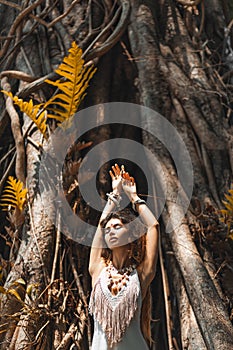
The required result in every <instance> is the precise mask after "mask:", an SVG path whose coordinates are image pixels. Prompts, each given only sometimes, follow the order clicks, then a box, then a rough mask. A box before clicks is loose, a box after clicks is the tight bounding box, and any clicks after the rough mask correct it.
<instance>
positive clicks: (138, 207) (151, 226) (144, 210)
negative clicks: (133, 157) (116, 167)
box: [122, 172, 159, 285]
mask: <svg viewBox="0 0 233 350" xmlns="http://www.w3.org/2000/svg"><path fill="white" fill-rule="evenodd" d="M122 177H123V181H122V187H123V190H124V192H125V194H126V195H127V196H128V198H129V200H130V201H131V203H132V207H133V209H134V210H135V211H137V212H138V214H139V216H140V219H141V220H142V222H143V223H144V224H145V225H146V226H147V239H146V252H145V258H144V260H143V262H142V264H141V265H140V272H141V280H142V282H144V283H145V284H146V285H149V284H150V282H151V281H152V279H153V278H154V276H155V272H156V264H157V258H158V246H159V227H158V221H157V220H156V218H155V216H154V215H153V213H152V212H151V210H150V209H149V208H148V206H147V205H146V202H145V201H144V200H142V199H141V198H139V196H138V194H137V188H136V184H135V180H134V178H133V177H131V176H130V175H129V173H127V172H123V173H122Z"/></svg>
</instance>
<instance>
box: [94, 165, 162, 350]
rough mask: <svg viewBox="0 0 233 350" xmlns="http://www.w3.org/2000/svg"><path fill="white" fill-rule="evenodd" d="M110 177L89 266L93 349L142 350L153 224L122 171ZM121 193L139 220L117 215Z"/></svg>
mask: <svg viewBox="0 0 233 350" xmlns="http://www.w3.org/2000/svg"><path fill="white" fill-rule="evenodd" d="M110 175H111V178H112V192H111V193H110V194H107V196H108V201H107V204H106V207H105V208H104V210H103V213H102V215H101V218H100V222H99V225H98V228H97V231H96V234H95V237H94V240H93V244H92V248H91V254H90V263H89V272H90V274H91V277H92V287H93V289H92V293H91V298H90V312H91V313H92V314H93V316H94V336H93V341H92V350H109V349H111V350H129V349H133V350H146V349H149V347H148V344H150V340H151V338H150V315H149V314H148V313H149V312H150V308H149V306H150V290H149V287H150V283H151V281H152V279H153V278H154V276H155V270H156V262H157V255H158V222H157V220H156V219H155V217H154V215H153V214H152V213H151V211H150V210H149V209H148V207H147V206H146V203H145V201H143V200H142V199H140V198H139V197H138V195H137V191H136V184H135V181H134V178H133V177H130V175H129V174H128V173H127V172H125V169H124V167H123V166H122V167H121V169H120V168H119V166H118V165H117V164H116V165H115V166H113V167H112V171H110ZM122 191H124V193H125V194H126V195H127V196H128V198H129V200H130V202H131V203H132V207H133V209H134V211H136V212H137V213H138V217H137V216H136V215H134V214H133V211H131V212H130V211H129V210H128V209H124V210H122V211H116V208H117V207H119V204H120V199H121V196H120V194H121V192H122ZM103 247H106V248H103ZM140 321H141V324H140Z"/></svg>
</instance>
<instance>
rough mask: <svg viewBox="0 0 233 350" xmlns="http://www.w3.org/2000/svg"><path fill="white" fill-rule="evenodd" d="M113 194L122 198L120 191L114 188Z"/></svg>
mask: <svg viewBox="0 0 233 350" xmlns="http://www.w3.org/2000/svg"><path fill="white" fill-rule="evenodd" d="M112 193H114V194H115V195H117V196H120V191H119V190H118V189H117V188H114V189H113V190H112Z"/></svg>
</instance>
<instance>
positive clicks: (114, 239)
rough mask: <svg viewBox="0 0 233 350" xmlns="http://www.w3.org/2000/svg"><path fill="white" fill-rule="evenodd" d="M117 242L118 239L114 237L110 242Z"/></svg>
mask: <svg viewBox="0 0 233 350" xmlns="http://www.w3.org/2000/svg"><path fill="white" fill-rule="evenodd" d="M116 241H117V238H116V237H112V238H110V240H109V242H110V243H114V242H116Z"/></svg>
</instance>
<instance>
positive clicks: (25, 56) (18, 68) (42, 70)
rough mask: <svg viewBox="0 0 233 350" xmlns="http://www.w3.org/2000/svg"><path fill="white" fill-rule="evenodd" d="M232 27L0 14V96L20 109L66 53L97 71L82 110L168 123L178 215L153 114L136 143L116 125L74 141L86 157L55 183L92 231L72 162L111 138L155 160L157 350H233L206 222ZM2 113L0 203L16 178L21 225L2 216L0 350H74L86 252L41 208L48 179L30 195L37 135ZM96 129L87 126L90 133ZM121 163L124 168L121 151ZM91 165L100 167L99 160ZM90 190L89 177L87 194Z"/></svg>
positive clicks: (136, 9) (133, 4)
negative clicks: (183, 171)
mask: <svg viewBox="0 0 233 350" xmlns="http://www.w3.org/2000/svg"><path fill="white" fill-rule="evenodd" d="M232 15H233V12H232V4H231V2H230V1H227V0H225V1H219V0H214V1H209V0H205V1H188V0H187V1H183V0H178V1H170V0H169V1H168V0H159V1H157V2H154V1H151V0H140V1H139V0H119V1H116V2H114V1H111V0H102V1H98V2H92V1H87V0H86V1H72V0H68V1H62V0H59V1H57V2H52V1H45V0H37V1H30V2H29V1H14V2H9V1H3V0H2V1H1V0H0V28H1V36H0V40H1V47H0V49H1V51H0V70H1V73H0V79H1V84H2V86H3V85H4V84H5V83H6V82H8V83H9V84H10V85H9V86H8V89H11V91H12V92H13V93H14V94H16V93H17V94H18V95H19V96H20V97H23V98H24V99H29V98H33V99H35V100H36V101H38V102H41V101H43V100H47V99H48V98H49V97H50V96H51V94H52V93H53V92H54V91H53V90H51V89H50V88H48V86H46V84H45V79H46V77H47V76H48V75H49V77H50V79H53V80H56V79H57V77H56V74H54V73H53V70H54V69H55V68H56V67H57V65H58V64H59V63H60V62H61V61H62V59H63V57H64V55H66V54H67V51H68V49H69V48H70V46H71V42H72V41H73V40H75V41H76V43H77V44H78V45H79V46H80V47H81V48H82V49H83V52H84V58H85V60H86V62H87V63H88V64H90V63H94V65H95V66H96V67H97V72H96V74H95V76H94V78H93V79H92V81H91V83H90V87H89V89H88V94H87V97H86V98H85V100H84V102H83V104H82V106H81V108H84V107H88V106H92V105H96V104H100V103H105V102H116V101H120V102H131V103H137V104H141V105H144V106H146V107H149V108H151V109H152V110H155V111H157V112H159V113H160V115H162V116H163V117H164V118H165V119H167V120H168V121H170V122H171V123H172V125H173V126H174V127H175V128H176V130H177V131H178V132H179V135H180V136H181V137H182V139H183V141H184V142H185V145H186V147H187V149H188V152H189V155H190V157H191V161H192V166H193V178H194V188H193V194H192V200H191V204H190V206H189V208H188V210H187V212H183V210H182V207H181V206H179V205H178V204H177V203H174V199H175V198H176V195H177V191H178V189H179V187H180V183H179V179H178V176H177V169H176V167H175V165H174V162H173V159H172V157H171V155H170V154H169V152H168V150H167V149H166V147H165V146H164V145H163V144H162V143H161V142H159V141H158V140H157V139H155V138H154V137H152V136H151V135H150V134H149V133H147V132H146V131H145V129H148V130H150V131H151V133H152V134H156V130H157V128H158V125H156V121H155V120H154V118H153V115H152V114H148V115H147V116H143V115H142V117H141V125H142V131H141V130H139V129H137V128H134V127H131V126H126V125H124V124H122V125H117V126H116V125H104V126H101V127H99V128H95V129H94V130H90V131H88V132H87V133H86V134H85V135H83V137H82V139H81V140H80V141H81V142H89V141H90V145H89V146H87V147H85V146H82V147H80V144H79V145H78V146H77V145H76V146H74V147H73V148H72V149H71V151H70V153H69V154H68V156H67V159H66V162H65V165H64V169H63V186H64V191H65V192H66V194H67V200H68V202H69V204H70V206H71V207H72V209H73V211H74V212H76V213H77V214H78V215H79V216H80V217H81V218H83V219H84V220H86V221H87V222H89V223H91V224H93V225H95V224H96V223H97V221H98V216H99V213H98V212H96V211H95V210H93V209H92V208H91V206H90V205H88V204H87V203H85V201H84V200H83V198H82V197H81V195H80V192H79V188H78V186H77V172H78V160H79V159H83V158H84V156H85V154H86V153H87V152H88V150H89V149H91V148H94V147H95V146H96V145H98V144H100V143H101V142H103V141H105V140H109V139H111V138H114V137H116V138H118V137H121V138H127V139H131V140H135V141H138V142H140V143H142V144H143V145H144V147H146V148H147V149H148V150H150V151H151V152H152V153H153V154H154V155H155V156H156V158H157V159H158V161H159V163H160V166H161V169H162V171H161V172H159V171H158V169H157V167H156V165H153V164H150V169H149V170H150V174H151V178H150V179H147V180H148V181H150V182H151V183H152V184H153V186H152V187H153V189H154V190H153V191H154V192H153V194H152V195H153V196H154V198H155V200H154V208H153V209H155V211H157V210H158V211H159V209H160V208H159V206H160V201H159V198H160V197H162V198H163V197H166V201H165V207H164V209H163V211H162V215H161V218H160V223H161V235H162V239H161V242H162V247H161V249H162V252H163V259H162V258H161V260H160V264H159V266H158V273H157V276H156V278H155V280H154V281H153V283H152V296H153V312H152V318H153V322H152V336H153V339H154V344H153V347H152V348H153V349H156V350H160V349H163V350H166V349H169V350H171V349H175V350H177V349H187V350H202V349H203V350H204V349H211V350H212V349H218V350H225V349H226V350H228V349H230V348H232V345H233V340H232V339H233V336H232V335H233V331H232V323H231V319H232V309H231V308H232V306H231V305H232V302H231V299H232V297H233V286H232V285H231V284H230V283H229V282H228V281H227V278H228V279H229V280H230V279H231V280H233V275H232V271H233V256H232V245H231V244H232V242H231V241H229V239H227V237H226V227H225V226H224V225H223V224H221V223H220V221H219V218H218V214H216V213H218V210H219V209H220V208H221V206H222V204H221V201H222V199H223V196H224V193H225V192H227V190H228V189H229V187H230V185H231V182H232V170H233V132H232V125H233V123H232V120H233V119H232V83H233V81H232V69H233V60H232V46H231V41H232V37H233V34H232V28H233V25H232ZM4 86H5V85H4ZM0 101H1V105H0V106H1V107H0V138H1V143H0V157H1V168H0V176H1V181H0V190H1V192H2V190H3V186H4V185H5V183H6V179H7V177H8V175H13V176H15V175H16V176H17V177H18V178H20V179H21V180H22V181H23V182H24V180H25V176H26V186H27V188H28V189H29V204H28V206H27V209H26V212H25V213H24V215H23V216H21V217H18V216H17V215H16V214H15V216H12V217H11V219H10V223H9V221H8V220H7V219H6V215H5V214H4V213H2V212H1V213H0V219H1V226H0V233H1V238H0V239H1V249H0V253H1V269H2V270H1V271H3V276H2V277H1V279H0V283H1V285H2V286H4V287H5V290H8V292H9V291H10V290H11V293H8V294H3V293H2V294H1V320H0V326H1V328H0V342H1V345H0V348H1V349H8V350H18V349H28V350H29V349H52V350H55V349H84V350H86V349H88V348H90V344H91V337H92V331H93V327H92V321H91V319H90V318H89V316H88V298H89V295H90V288H91V287H90V276H89V274H88V257H89V248H88V247H85V246H82V245H79V244H77V243H75V242H73V241H72V240H71V239H69V238H68V237H67V236H65V235H63V234H62V233H60V232H59V220H60V219H59V218H60V213H61V210H62V208H57V207H54V203H53V199H52V200H51V201H50V202H49V201H48V198H52V197H51V196H50V194H51V193H53V192H54V189H53V188H51V187H50V184H51V183H50V181H49V173H48V183H47V184H46V186H45V187H44V189H43V190H42V191H41V192H39V189H38V169H39V164H40V160H41V155H42V148H41V146H40V145H42V147H46V146H45V144H46V143H45V142H44V141H43V140H42V138H41V136H40V134H39V133H38V131H37V130H36V128H35V127H32V128H31V129H28V127H29V126H30V121H29V119H28V118H27V117H26V116H23V115H22V114H20V113H18V110H17V109H16V110H13V111H12V105H11V106H9V105H8V107H7V106H6V105H5V100H4V97H3V96H2V95H1V96H0ZM12 113H13V114H12ZM14 113H16V114H14ZM9 114H10V117H9ZM14 117H15V119H14ZM101 117H102V115H96V121H97V120H98V118H101ZM12 120H17V130H16V129H15V128H13V130H12V125H14V124H11V123H12ZM52 127H53V125H51V128H52ZM20 129H21V130H20ZM28 130H29V131H28ZM162 132H164V135H165V134H166V130H162ZM17 134H18V135H19V137H18V136H17ZM28 136H29V137H28ZM161 136H162V135H161ZM22 137H23V143H22ZM15 146H16V148H14V147H15ZM177 147H178V146H177V145H174V152H176V153H177V154H179V151H180V150H179V148H177ZM24 150H26V157H25V153H24ZM120 153H121V154H122V158H123V159H124V143H122V144H119V154H120ZM99 157H100V163H101V159H102V160H103V161H102V163H103V162H104V159H106V158H107V157H108V155H107V154H100V155H99ZM25 159H26V161H25ZM113 161H114V160H113ZM124 161H125V162H126V166H127V167H128V169H129V171H133V172H134V175H135V178H136V179H137V182H138V184H139V192H140V193H142V194H144V193H146V190H147V189H146V186H145V184H144V177H143V176H142V170H143V169H138V167H137V166H136V165H135V164H132V162H130V161H127V160H124ZM102 163H101V164H102ZM110 163H111V162H109V164H103V166H102V167H101V169H100V171H99V174H98V178H97V179H96V181H97V186H98V190H99V193H100V195H101V196H102V197H104V195H105V193H106V192H108V191H109V190H110V185H109V178H108V174H107V172H106V170H107V169H108V168H109V165H110ZM23 164H25V165H23ZM148 164H149V162H148ZM146 166H148V165H147V164H146V161H145V167H146ZM184 168H185V167H184ZM187 173H188V172H187ZM58 176H60V174H58ZM95 176H96V174H95V173H93V172H92V171H91V169H90V172H89V173H88V174H87V175H86V179H85V181H87V182H88V181H90V180H91V179H93V178H94V177H95ZM71 185H73V187H72V186H71ZM71 187H72V190H70V188H71ZM69 190H70V192H69ZM55 192H56V191H55ZM68 192H69V193H68ZM55 194H56V193H55ZM182 200H184V201H185V200H186V195H185V193H183V199H182ZM16 218H17V220H16ZM180 218H182V220H180ZM179 220H180V224H179V225H178V226H177V225H176V222H177V221H179ZM22 222H24V223H23V225H22ZM54 223H56V225H54ZM168 223H169V224H170V225H171V226H172V230H170V231H169V233H168V232H166V227H167V225H168ZM5 226H7V227H8V229H5ZM55 226H56V227H55ZM57 227H58V228H57ZM214 264H215V266H213V265H214ZM226 276H227V277H226ZM166 279H167V280H166ZM222 287H224V288H223V290H222ZM12 290H15V291H16V292H17V293H18V294H17V295H18V296H19V298H17V297H15V295H14V293H13V292H12ZM6 325H7V327H6Z"/></svg>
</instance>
